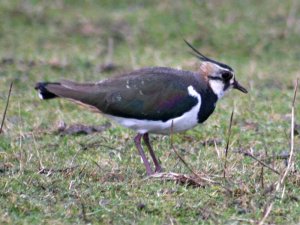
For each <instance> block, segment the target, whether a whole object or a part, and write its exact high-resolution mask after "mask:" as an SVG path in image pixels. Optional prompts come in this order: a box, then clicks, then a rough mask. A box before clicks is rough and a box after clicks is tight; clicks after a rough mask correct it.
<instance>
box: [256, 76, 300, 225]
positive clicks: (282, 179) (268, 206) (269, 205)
mask: <svg viewBox="0 0 300 225" xmlns="http://www.w3.org/2000/svg"><path fill="white" fill-rule="evenodd" d="M298 83H299V78H298V79H297V80H296V86H295V90H294V97H293V101H292V118H291V143H290V156H289V160H288V165H287V167H286V169H285V171H284V173H283V175H282V176H281V177H280V178H279V181H278V182H277V185H276V188H275V192H278V191H279V190H280V189H281V187H282V185H283V184H284V182H285V179H286V176H287V174H288V172H289V171H290V169H291V167H292V164H293V163H292V160H293V155H294V129H295V122H294V121H295V102H296V96H297V91H298ZM284 190H285V187H284V186H283V192H284ZM281 196H282V197H283V193H282V195H281ZM275 197H276V195H274V196H273V197H272V198H271V199H270V201H269V202H268V203H267V204H266V207H265V210H264V214H263V217H262V219H261V220H260V222H259V223H258V224H259V225H262V224H264V223H265V220H266V219H267V218H268V216H269V215H270V213H271V211H272V208H273V205H274V201H275Z"/></svg>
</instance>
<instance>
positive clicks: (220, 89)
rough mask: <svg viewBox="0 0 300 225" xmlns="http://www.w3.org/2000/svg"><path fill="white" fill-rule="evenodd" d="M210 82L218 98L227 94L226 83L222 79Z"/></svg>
mask: <svg viewBox="0 0 300 225" xmlns="http://www.w3.org/2000/svg"><path fill="white" fill-rule="evenodd" d="M209 84H210V87H211V89H212V90H213V92H214V93H215V94H216V95H217V96H218V98H219V99H220V98H222V97H223V95H224V94H225V91H224V83H223V82H222V81H220V80H210V81H209Z"/></svg>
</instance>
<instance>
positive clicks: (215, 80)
mask: <svg viewBox="0 0 300 225" xmlns="http://www.w3.org/2000/svg"><path fill="white" fill-rule="evenodd" d="M185 42H186V44H187V45H188V46H189V47H190V48H191V49H192V50H193V51H194V52H195V56H196V57H197V58H198V59H200V60H201V61H202V63H201V65H200V73H201V75H203V76H205V77H206V78H207V81H208V83H209V85H210V87H211V89H212V90H213V92H214V93H215V94H216V95H217V96H218V98H221V97H222V96H223V95H224V94H225V93H226V92H227V91H228V90H230V88H234V89H237V90H239V91H241V92H243V93H248V91H247V89H246V88H244V87H243V86H242V85H240V84H239V82H238V81H237V80H236V79H235V74H234V71H233V69H232V68H231V67H230V66H228V65H226V64H224V63H220V62H217V61H215V60H213V59H210V58H208V57H206V56H204V55H203V54H201V53H200V52H199V51H198V50H197V49H195V48H194V47H193V46H192V45H191V44H190V43H188V42H187V41H185Z"/></svg>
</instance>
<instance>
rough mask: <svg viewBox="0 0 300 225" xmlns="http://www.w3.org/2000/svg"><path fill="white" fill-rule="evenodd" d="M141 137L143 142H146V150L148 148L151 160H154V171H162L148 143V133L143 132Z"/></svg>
mask: <svg viewBox="0 0 300 225" xmlns="http://www.w3.org/2000/svg"><path fill="white" fill-rule="evenodd" d="M143 139H144V142H145V144H146V146H147V148H148V150H149V152H150V155H151V157H152V160H153V162H154V165H155V172H156V173H160V172H162V168H161V166H160V164H159V162H158V160H157V158H156V156H155V154H154V151H153V148H152V146H151V144H150V140H149V134H148V133H145V134H144V135H143Z"/></svg>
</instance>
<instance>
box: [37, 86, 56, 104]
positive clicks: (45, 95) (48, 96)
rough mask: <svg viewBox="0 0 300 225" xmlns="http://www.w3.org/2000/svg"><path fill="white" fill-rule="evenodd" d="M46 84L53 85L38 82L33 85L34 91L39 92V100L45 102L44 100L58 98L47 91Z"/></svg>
mask: <svg viewBox="0 0 300 225" xmlns="http://www.w3.org/2000/svg"><path fill="white" fill-rule="evenodd" d="M48 84H54V83H48V82H38V83H36V84H35V86H34V89H35V90H37V91H38V92H39V97H40V99H43V100H46V99H51V98H56V97H58V96H57V95H55V94H53V93H52V92H50V91H48V90H47V85H48ZM55 84H59V83H55Z"/></svg>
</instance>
